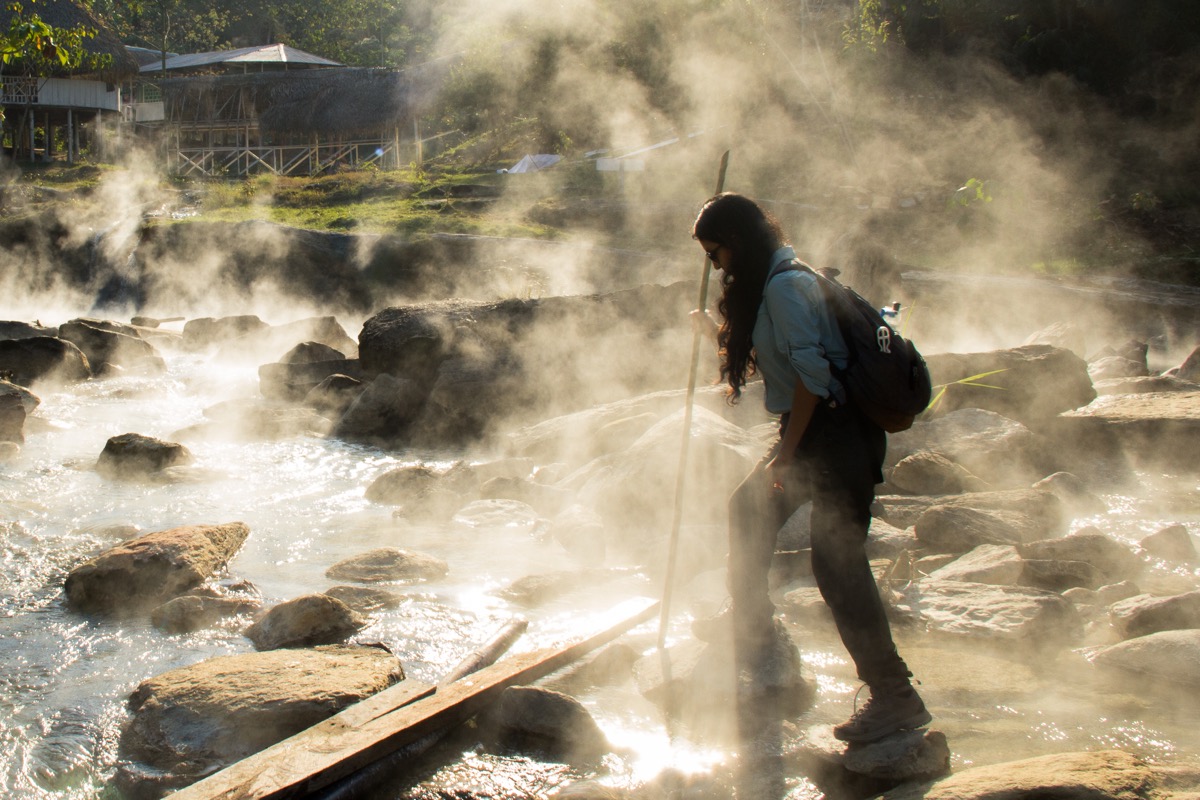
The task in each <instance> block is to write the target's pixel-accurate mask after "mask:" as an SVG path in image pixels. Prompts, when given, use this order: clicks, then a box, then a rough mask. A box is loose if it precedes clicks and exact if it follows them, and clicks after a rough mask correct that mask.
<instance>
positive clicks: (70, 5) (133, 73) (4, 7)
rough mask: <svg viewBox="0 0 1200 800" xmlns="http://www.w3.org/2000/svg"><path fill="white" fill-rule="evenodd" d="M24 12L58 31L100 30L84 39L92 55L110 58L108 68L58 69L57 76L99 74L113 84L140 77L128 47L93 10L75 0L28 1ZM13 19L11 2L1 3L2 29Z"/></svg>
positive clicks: (0, 26)
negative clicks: (37, 17) (72, 29)
mask: <svg viewBox="0 0 1200 800" xmlns="http://www.w3.org/2000/svg"><path fill="white" fill-rule="evenodd" d="M24 12H25V13H26V14H37V15H38V16H39V17H40V18H41V19H42V21H43V22H45V23H46V24H48V25H52V26H53V27H55V28H74V27H78V26H84V27H87V28H91V29H92V30H94V31H96V35H95V36H94V37H91V38H88V39H84V41H83V46H84V49H86V50H87V52H88V53H89V54H92V55H106V56H109V57H110V59H109V63H108V65H107V66H106V67H104V68H102V69H100V70H98V71H91V70H87V69H80V70H76V71H75V72H74V73H71V72H70V71H68V70H58V71H56V72H55V76H56V77H65V76H66V75H69V74H76V75H88V74H96V75H98V76H99V77H100V78H101V79H103V80H106V81H109V82H113V83H119V82H121V81H122V80H127V79H129V78H134V77H137V74H138V62H137V59H135V58H134V57H133V56H131V55H130V54H129V53H128V51H126V50H125V47H124V45H122V44H121V42H120V40H119V39H117V37H116V36H115V35H114V34H113V32H112V31H110V30H109V29H108V28H106V27H105V26H104V23H102V22H100V20H98V19H96V17H95V16H94V15H93V14H92V13H91V12H90V11H88V10H87V9H86V8H84V7H83V6H81V5H79V4H78V3H76V2H74V0H26V1H25V3H24ZM12 18H13V12H12V11H11V10H10V9H9V7H8V3H0V28H3V29H4V30H7V29H8V27H9V24H10V22H11V21H12ZM12 71H15V72H19V71H20V65H19V63H18V65H17V68H16V69H15V70H12Z"/></svg>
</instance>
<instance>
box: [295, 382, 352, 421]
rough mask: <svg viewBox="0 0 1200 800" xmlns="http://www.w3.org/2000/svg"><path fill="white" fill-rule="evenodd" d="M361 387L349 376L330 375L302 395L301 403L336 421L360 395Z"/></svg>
mask: <svg viewBox="0 0 1200 800" xmlns="http://www.w3.org/2000/svg"><path fill="white" fill-rule="evenodd" d="M362 385H363V384H362V381H361V380H359V379H357V378H354V377H352V376H350V375H344V374H341V373H338V374H336V375H330V376H328V377H327V378H324V379H323V380H322V381H321V382H320V383H318V384H317V385H316V386H314V387H313V388H312V389H310V390H309V391H308V394H306V395H304V400H303V403H304V405H306V406H308V407H309V408H311V409H313V410H314V411H316V412H317V413H318V414H320V415H321V416H323V417H328V418H329V419H338V418H340V417H341V416H342V415H343V414H344V413H346V409H347V408H349V407H350V404H351V403H353V402H354V398H356V397H358V396H359V394H361V393H362Z"/></svg>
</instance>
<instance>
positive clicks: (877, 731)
mask: <svg viewBox="0 0 1200 800" xmlns="http://www.w3.org/2000/svg"><path fill="white" fill-rule="evenodd" d="M932 721H933V715H931V714H930V713H929V711H928V710H926V708H925V703H924V702H922V701H921V696H920V695H919V694H917V690H916V689H913V688H912V687H911V686H905V687H903V688H901V689H894V690H892V691H886V690H883V689H881V690H879V691H878V692H877V691H876V690H875V689H872V690H871V698H870V699H869V700H867V702H866V703H864V704H863V707H862V708H860V709H858V710H857V711H855V712H854V715H853V716H851V717H850V719H849V720H847V721H846V722H843V723H842V724H841V725H835V726H834V727H833V735H834V737H835V738H837V739H840V740H841V741H843V742H851V743H854V744H866V743H868V742H876V741H879V740H880V739H882V738H884V737H886V736H891V735H892V734H893V733H896V732H897V731H907V730H911V729H913V728H920V727H922V726H924V725H928V724H929V723H930V722H932Z"/></svg>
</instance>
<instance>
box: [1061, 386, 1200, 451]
mask: <svg viewBox="0 0 1200 800" xmlns="http://www.w3.org/2000/svg"><path fill="white" fill-rule="evenodd" d="M1056 429H1057V436H1058V439H1059V441H1060V442H1061V443H1062V444H1063V447H1064V448H1068V447H1072V446H1073V447H1074V448H1075V449H1077V450H1080V451H1081V457H1083V453H1086V452H1091V453H1092V454H1093V457H1094V456H1095V454H1096V453H1097V452H1099V453H1103V454H1117V455H1121V456H1124V457H1125V458H1127V459H1129V460H1130V461H1131V462H1133V463H1134V464H1136V465H1138V466H1141V467H1143V468H1157V469H1176V468H1178V469H1185V470H1186V469H1190V468H1191V467H1192V465H1193V464H1194V462H1195V455H1196V452H1197V451H1198V450H1200V391H1191V392H1169V393H1151V394H1139V395H1106V396H1104V397H1100V398H1097V399H1096V400H1095V401H1094V402H1092V403H1090V404H1089V405H1087V406H1086V407H1084V408H1080V409H1078V410H1074V411H1070V412H1067V413H1065V414H1063V415H1062V416H1061V417H1060V418H1059V419H1058V420H1057V422H1056Z"/></svg>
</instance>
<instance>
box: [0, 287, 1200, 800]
mask: <svg viewBox="0 0 1200 800" xmlns="http://www.w3.org/2000/svg"><path fill="white" fill-rule="evenodd" d="M690 294H691V287H690V286H687V285H675V286H671V285H668V286H646V287H638V288H634V289H629V290H625V291H622V292H616V293H612V294H606V295H591V296H580V297H574V298H549V299H545V300H507V301H498V302H475V303H473V302H466V301H456V302H453V303H437V304H422V305H414V306H400V307H393V308H389V309H387V310H383V311H380V312H379V313H377V314H375V315H373V316H371V317H370V318H368V319H367V320H366V321H365V322H364V323H363V324H362V326H361V329H360V330H354V331H347V329H346V328H345V327H344V326H343V325H342V324H341V323H339V321H338V320H337V319H336V318H334V317H311V318H304V319H299V320H284V321H283V323H284V324H269V323H268V322H267V321H264V320H262V319H259V318H258V317H255V316H249V315H247V316H236V317H220V318H204V319H188V320H179V321H177V322H175V323H161V322H160V321H159V320H151V319H134V320H130V321H125V320H104V319H95V318H86V317H80V318H76V319H73V320H67V321H64V322H63V323H61V324H60V325H57V326H55V325H46V324H41V323H34V322H31V321H12V322H8V323H3V324H0V330H2V331H3V335H4V337H5V338H4V340H3V341H0V370H3V371H5V372H6V373H7V374H8V377H10V378H11V382H8V383H5V384H3V385H0V433H2V435H0V439H3V440H4V441H5V444H4V448H3V450H0V455H2V456H3V459H4V461H3V465H2V466H0V475H2V477H3V481H2V482H0V511H2V513H3V515H4V516H3V518H2V519H0V523H3V524H4V535H3V557H4V559H5V563H6V564H7V565H8V568H7V569H6V571H5V575H4V578H3V581H4V583H3V591H2V593H0V601H2V603H3V605H2V606H0V609H2V613H3V615H4V616H5V617H6V619H5V624H6V630H5V635H4V636H3V638H2V639H0V648H2V649H3V651H4V658H5V661H6V663H9V664H11V665H13V666H12V669H11V670H10V672H9V675H8V676H7V678H6V681H5V682H4V683H3V684H2V685H0V708H2V709H3V710H4V714H3V715H0V716H2V717H3V719H4V721H3V722H0V741H2V742H3V743H4V744H5V747H4V748H2V749H3V752H4V755H3V756H2V757H0V758H2V759H3V762H2V767H3V769H2V770H0V781H2V782H3V785H4V787H5V789H6V791H7V793H8V794H9V795H11V796H17V797H95V796H104V795H110V796H111V795H113V794H114V793H116V794H117V795H118V796H120V795H122V794H123V795H127V796H131V797H132V796H159V795H161V794H162V793H163V792H165V791H167V790H169V789H170V788H173V787H178V786H182V785H186V784H188V783H190V782H193V781H195V780H197V779H199V778H201V777H203V776H204V775H207V774H210V773H211V772H212V771H214V770H216V769H219V768H220V767H221V766H223V765H224V764H227V763H230V762H232V761H234V760H236V759H237V758H241V757H243V756H245V755H248V754H249V753H252V752H254V751H255V750H257V749H260V748H262V747H265V746H267V745H269V744H271V743H272V742H273V741H276V740H278V739H280V738H283V737H285V736H287V735H290V734H291V733H294V732H295V731H297V730H299V729H301V728H303V727H305V726H307V725H309V724H312V723H313V722H316V721H319V720H320V719H324V718H327V717H328V716H329V715H332V714H335V713H337V712H339V711H341V710H343V709H347V708H353V706H354V704H355V703H356V702H357V701H359V700H361V699H362V698H365V697H369V696H372V695H374V694H376V693H378V692H379V691H380V690H381V689H383V688H385V687H387V686H389V685H394V684H396V683H397V682H398V681H400V680H402V679H403V678H404V677H411V678H419V679H421V680H425V681H429V682H436V681H437V680H438V679H439V678H440V677H441V676H442V675H443V674H444V673H445V672H446V671H447V670H449V669H450V668H451V667H452V666H453V665H454V664H455V663H457V662H458V661H459V660H460V659H461V658H462V657H463V656H464V655H466V654H468V653H470V652H471V651H472V650H473V649H474V648H475V647H477V646H478V645H479V644H480V643H481V642H482V641H484V640H486V639H487V638H488V637H489V636H490V635H491V634H492V633H493V632H494V630H495V629H496V628H497V627H498V626H500V625H502V624H503V623H505V622H507V621H509V620H511V619H513V618H517V617H520V618H525V619H528V620H529V622H530V625H529V630H528V633H527V634H526V635H525V636H524V637H523V638H522V639H521V640H520V642H519V643H518V645H517V646H516V648H515V650H516V651H518V652H520V651H523V650H531V649H533V648H535V647H538V646H542V645H545V644H548V643H552V642H555V641H562V640H566V639H570V638H571V637H573V636H578V635H581V634H582V633H584V632H587V631H589V630H591V629H593V628H594V627H596V625H597V624H600V623H601V622H602V621H603V620H605V619H607V618H608V615H609V614H610V613H611V611H612V609H613V608H614V607H615V606H617V605H619V604H620V603H621V602H623V601H626V600H629V599H631V598H638V597H641V598H657V597H660V596H661V594H662V588H663V587H662V576H663V569H664V561H665V558H666V554H667V552H668V548H667V537H668V533H669V531H670V528H671V513H672V501H673V490H674V485H675V474H676V473H675V470H676V461H677V459H678V452H679V442H680V438H681V434H682V430H681V426H682V406H683V392H682V391H681V390H680V388H679V387H680V386H681V385H682V384H683V382H684V381H685V378H686V361H687V352H688V347H689V344H690V333H689V332H688V331H687V329H686V328H685V327H683V326H682V325H681V322H682V319H681V317H683V315H682V314H681V313H676V312H677V310H678V309H683V308H686V307H687V305H688V302H689V298H690ZM1077 334H1078V331H1077V330H1072V329H1071V328H1070V326H1063V327H1059V328H1047V329H1042V330H1039V331H1035V332H1033V333H1032V334H1031V335H1030V336H1029V337H1028V339H1026V340H1025V341H1024V342H1021V341H1017V342H1013V343H1012V346H1008V347H1003V348H999V349H988V350H985V351H980V352H970V351H962V352H937V351H936V349H935V348H929V347H927V348H926V350H927V351H928V354H929V359H930V366H931V370H932V372H933V374H934V379H935V383H937V384H938V385H939V388H945V389H946V391H945V392H944V393H943V394H942V395H941V397H940V399H939V402H938V404H937V406H936V407H935V408H934V409H932V410H931V411H930V412H928V413H927V414H925V415H923V417H922V418H921V419H920V420H919V421H918V423H917V424H916V425H915V426H914V427H913V429H911V430H910V431H906V432H904V433H902V434H898V435H895V436H893V437H892V438H891V441H890V447H889V460H888V465H887V466H888V470H887V474H888V480H887V483H886V484H885V485H883V486H881V487H880V491H879V502H878V504H877V517H876V521H875V523H874V524H873V529H872V542H871V548H872V550H871V553H872V557H873V558H874V559H876V562H875V563H876V566H877V575H878V577H879V581H880V585H881V587H882V589H883V591H884V594H885V597H886V599H887V601H888V605H889V609H890V612H891V614H892V615H893V618H894V620H895V625H896V629H897V635H898V638H899V639H900V641H901V648H902V651H903V652H904V654H905V656H906V658H908V660H909V661H910V663H911V664H912V666H913V669H914V671H915V672H916V674H917V677H918V679H919V680H921V681H922V683H923V688H922V692H923V694H924V695H925V696H926V699H927V701H928V703H929V705H930V706H931V709H932V710H933V712H934V715H935V720H934V723H933V725H932V726H931V727H930V728H929V729H928V731H925V732H918V733H916V734H914V735H912V736H906V737H900V738H898V739H896V740H894V741H889V742H886V743H884V744H883V745H882V746H879V747H876V746H872V747H870V748H854V749H851V750H847V749H845V748H843V747H841V746H837V745H836V744H835V743H834V742H833V741H832V740H831V739H829V737H828V735H827V728H825V727H824V726H827V725H828V724H830V723H833V722H837V721H840V720H841V719H842V718H844V717H845V716H846V715H847V714H848V713H849V712H850V710H851V708H852V704H853V698H854V694H855V691H856V689H857V684H856V683H855V682H854V680H853V675H852V672H851V670H850V669H849V668H848V665H847V663H846V660H845V657H844V655H843V653H842V651H841V648H840V645H839V644H838V643H837V642H836V637H835V634H834V633H833V631H832V627H831V623H830V622H829V620H828V619H827V617H826V616H825V613H824V608H823V605H822V604H821V603H820V601H819V598H818V597H816V595H815V589H814V588H813V587H812V585H811V581H810V579H809V576H808V573H807V569H806V567H807V562H806V550H805V548H806V544H807V539H806V537H807V531H806V522H805V519H804V517H803V514H798V515H797V516H796V517H795V518H793V520H792V522H791V523H790V525H789V527H788V529H787V530H786V531H785V532H784V534H783V535H782V536H781V538H780V542H779V551H780V552H779V553H778V556H777V560H776V565H775V570H774V572H775V578H774V580H775V593H776V599H777V603H778V605H779V608H780V617H779V618H780V628H779V637H780V638H779V642H778V643H777V644H778V650H777V653H776V658H775V659H774V660H773V665H774V666H773V669H772V670H771V671H770V673H769V674H768V675H766V676H765V677H764V678H763V679H762V680H761V681H760V683H759V685H758V686H757V689H756V687H755V686H753V685H748V684H742V685H740V686H739V685H735V683H734V682H733V681H732V679H731V678H730V677H729V675H728V673H727V669H728V659H727V655H728V647H727V638H725V637H724V636H723V634H722V633H721V630H720V627H721V626H720V623H719V621H718V622H716V623H710V624H708V625H705V624H704V623H703V622H702V621H703V620H706V619H708V618H710V617H712V616H713V615H717V614H718V612H719V611H720V610H721V607H722V604H723V602H724V599H725V594H724V577H723V571H722V570H723V548H724V545H723V536H724V526H723V514H724V501H725V497H726V496H727V495H728V492H729V491H730V489H731V488H732V487H733V486H734V485H736V483H737V481H738V480H740V478H741V477H742V475H743V474H744V472H745V471H746V470H747V469H748V468H749V467H750V466H751V465H752V464H753V463H754V462H755V461H756V460H757V459H758V458H759V457H760V455H761V454H762V452H764V450H765V448H766V447H767V445H768V443H769V441H770V438H771V436H772V434H773V430H774V425H773V423H772V421H771V420H769V419H767V418H766V417H765V415H763V414H762V412H761V411H760V403H759V398H758V397H757V396H756V393H755V391H754V390H753V389H752V390H751V391H750V392H749V396H748V397H747V399H746V401H745V402H744V403H743V404H741V405H739V406H735V407H730V406H728V405H727V404H726V403H725V402H724V399H723V397H722V396H721V393H720V392H719V391H718V390H715V389H702V390H701V391H700V392H699V393H698V395H697V408H696V412H695V418H694V421H693V428H692V433H691V436H692V439H691V447H690V452H691V459H690V468H689V472H688V473H687V483H686V486H687V489H688V494H687V497H686V502H685V504H684V509H685V513H684V516H683V520H682V527H681V531H682V536H683V538H682V542H683V546H682V547H681V552H680V554H679V562H678V571H679V582H678V586H677V587H676V589H675V591H674V593H673V598H674V603H673V608H674V609H675V613H674V614H673V615H672V618H671V619H672V625H671V628H670V631H669V633H670V636H669V639H668V641H669V643H670V645H671V650H670V652H671V659H672V661H671V663H672V670H671V675H670V678H671V680H670V681H669V682H666V681H664V680H663V672H662V670H661V666H660V665H661V660H660V659H659V658H658V656H657V654H656V652H655V648H654V641H655V638H656V637H655V635H654V634H655V630H654V626H653V625H647V626H642V627H641V628H639V629H638V630H636V631H634V632H633V633H632V634H630V635H628V636H627V637H624V638H623V639H622V640H620V641H619V642H618V643H617V644H615V645H613V646H611V647H609V648H608V649H606V650H603V651H601V652H599V653H598V654H596V655H595V658H594V660H593V659H592V658H591V657H589V659H587V660H585V661H582V662H580V665H579V668H578V669H576V670H574V671H571V672H569V673H568V674H564V675H559V676H557V677H554V678H552V679H550V680H548V681H546V682H543V683H542V684H540V688H541V689H543V690H546V691H545V692H544V693H543V694H542V695H534V696H529V695H526V696H522V695H521V694H520V693H517V694H514V695H512V697H511V699H509V700H506V701H505V703H502V704H498V710H497V711H496V713H495V715H489V716H487V717H481V718H480V720H479V724H478V726H477V727H476V728H472V729H470V730H468V731H466V732H459V734H458V738H453V739H452V740H451V746H450V749H449V750H442V751H438V750H436V749H435V750H434V751H433V757H431V758H430V759H429V760H426V761H421V762H417V761H415V760H414V761H413V763H412V764H411V765H410V767H411V768H410V769H407V770H400V771H396V772H394V773H393V774H391V775H390V776H389V777H388V779H387V781H386V782H385V784H384V787H385V788H383V789H381V790H379V791H381V792H382V796H392V797H434V796H445V792H449V791H453V792H454V793H455V794H454V796H472V797H527V796H550V795H553V794H556V793H557V794H559V795H560V796H563V797H601V796H622V795H623V794H630V795H632V796H637V797H660V796H663V797H665V796H671V792H678V791H679V790H680V787H681V786H683V785H686V786H687V787H688V792H691V794H688V795H687V796H701V797H708V796H712V797H721V796H726V797H727V796H730V792H731V791H732V790H731V787H732V786H734V785H737V786H739V787H740V792H741V794H740V795H739V796H742V795H745V796H762V797H781V796H784V794H787V796H789V797H795V798H804V797H809V798H814V799H815V798H817V797H820V796H822V794H824V795H825V796H827V797H847V798H849V797H867V796H871V795H873V794H877V793H880V792H890V794H889V795H888V796H893V797H908V796H917V795H914V792H918V791H925V792H927V793H926V794H925V796H929V797H933V796H942V797H963V798H969V797H985V796H994V793H995V792H997V791H1000V787H1004V788H1005V790H1006V791H1017V792H1019V793H1020V792H1023V793H1025V794H1027V795H1028V794H1054V796H1062V797H1145V798H1147V800H1149V798H1153V797H1169V796H1172V795H1174V796H1178V797H1186V796H1188V793H1189V792H1190V793H1196V792H1200V768H1198V767H1197V766H1196V764H1197V762H1196V756H1197V741H1196V734H1195V724H1194V722H1195V719H1196V718H1197V711H1198V706H1197V703H1196V697H1197V684H1196V677H1195V676H1196V675H1197V674H1200V670H1197V666H1200V602H1198V601H1197V599H1196V598H1197V596H1198V595H1197V591H1198V590H1200V572H1198V570H1200V559H1198V558H1197V555H1196V536H1197V533H1200V528H1198V527H1197V526H1198V525H1200V501H1197V499H1196V498H1197V491H1196V490H1197V477H1196V471H1195V466H1194V459H1193V458H1192V455H1191V454H1193V453H1195V452H1196V447H1197V445H1198V444H1200V386H1198V385H1197V381H1198V380H1200V364H1198V363H1197V356H1196V354H1195V353H1194V352H1193V351H1192V349H1191V348H1194V346H1195V344H1196V343H1195V342H1190V343H1183V346H1182V347H1180V346H1179V344H1180V343H1178V342H1177V343H1176V346H1175V347H1174V348H1173V349H1172V350H1171V351H1170V356H1171V358H1170V361H1169V363H1155V362H1158V361H1161V360H1162V358H1163V353H1162V351H1161V350H1155V349H1153V348H1152V347H1151V346H1150V345H1149V343H1146V342H1140V343H1139V342H1138V341H1136V340H1134V341H1126V340H1124V339H1120V338H1118V339H1115V340H1113V342H1112V343H1111V344H1110V345H1107V346H1106V347H1105V348H1102V349H1094V350H1092V351H1091V352H1088V351H1082V348H1080V347H1079V346H1078V344H1077ZM1189 354H1190V355H1189ZM670 365H676V368H672V367H671V366H670ZM984 373H988V374H989V378H988V379H987V380H986V381H979V380H971V378H972V377H973V376H978V375H981V374H984ZM981 382H986V383H987V384H989V386H978V385H976V384H978V383H981ZM694 622H695V623H696V624H695V625H693V623H694ZM297 670H299V672H297ZM298 674H303V675H306V676H311V677H312V678H314V679H313V680H307V681H302V680H298V679H294V678H293V677H291V676H295V675H298ZM764 686H765V687H766V688H767V689H768V690H769V693H770V694H769V696H770V697H771V698H772V700H771V702H770V703H768V704H766V705H765V706H763V708H762V719H763V726H762V736H761V737H759V738H758V739H756V740H755V741H752V742H739V741H737V740H736V737H734V736H732V735H731V734H730V733H729V732H728V731H729V730H730V725H729V723H730V721H731V718H730V713H731V708H732V703H733V697H734V694H735V693H736V692H738V691H741V692H754V691H756V690H761V689H762V688H763V687H764ZM549 690H553V694H552V693H551V692H550V691H549ZM531 704H532V705H531ZM538 704H541V705H538ZM530 707H533V708H535V709H543V710H542V711H534V712H532V713H531V712H530V711H529V708H530ZM668 707H669V708H670V709H672V710H673V716H672V717H671V718H670V719H668V715H667V714H666V709H667V708H668ZM547 708H553V709H555V713H553V714H551V713H549V712H548V711H545V709H547ZM502 712H503V713H502ZM531 717H532V719H533V722H531V721H530V719H531ZM473 731H474V732H476V733H473ZM568 743H569V744H571V745H572V746H571V747H564V746H563V745H564V744H568ZM464 752H465V753H467V755H465V756H464V755H463V753H464ZM739 753H740V760H739V759H738V758H735V754H739ZM418 764H419V768H418ZM948 773H953V774H952V776H951V777H946V776H947V774H948ZM937 779H940V782H939V783H937V784H936V785H935V786H934V788H933V789H928V790H924V789H923V790H917V789H915V788H914V787H916V786H918V785H921V784H923V783H924V782H926V781H929V780H937ZM438 792H442V793H443V794H441V795H439V794H438Z"/></svg>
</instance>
